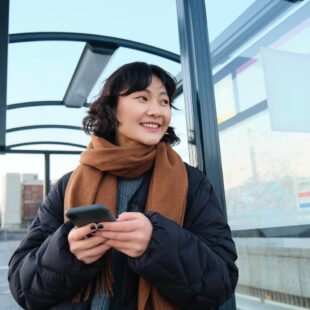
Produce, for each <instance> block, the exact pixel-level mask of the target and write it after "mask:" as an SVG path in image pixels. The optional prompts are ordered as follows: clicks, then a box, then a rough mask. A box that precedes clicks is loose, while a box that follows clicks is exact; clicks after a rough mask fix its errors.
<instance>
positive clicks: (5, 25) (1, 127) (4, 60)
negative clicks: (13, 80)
mask: <svg viewBox="0 0 310 310" xmlns="http://www.w3.org/2000/svg"><path fill="white" fill-rule="evenodd" d="M8 44H9V0H2V1H0V81H1V82H0V153H2V152H4V151H5V133H6V100H7V72H8Z"/></svg>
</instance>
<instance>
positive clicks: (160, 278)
mask: <svg viewBox="0 0 310 310" xmlns="http://www.w3.org/2000/svg"><path fill="white" fill-rule="evenodd" d="M189 182H190V183H189V195H188V199H187V211H186V215H185V222H184V227H183V228H182V227H181V226H179V225H177V224H176V223H175V222H173V221H171V220H169V219H167V218H165V217H164V216H162V215H161V214H159V213H148V214H147V216H148V217H149V219H150V220H151V222H152V224H153V234H152V238H151V240H150V243H149V247H148V249H147V250H146V252H145V253H144V254H143V255H142V256H140V257H139V258H135V259H132V258H129V264H130V266H131V268H132V270H133V271H134V272H135V273H137V274H138V275H140V276H142V277H144V278H145V279H146V280H148V281H149V282H150V283H151V284H152V285H154V286H156V287H157V288H158V290H159V291H160V292H161V293H162V294H163V295H164V296H166V297H167V298H168V299H170V300H171V301H173V302H174V303H176V304H177V305H179V306H180V307H181V308H182V309H209V308H211V307H213V306H216V305H220V304H222V303H224V302H225V300H227V299H228V298H229V297H230V295H231V294H232V293H233V291H234V289H235V287H236V283H237V279H238V269H237V267H236V265H235V260H236V259H237V254H236V250H235V245H234V242H233V240H232V237H231V232H230V229H229V226H228V225H227V222H226V219H225V215H224V213H223V210H222V207H221V206H220V204H219V202H218V199H217V198H216V195H215V193H214V191H213V189H212V186H211V185H210V183H209V181H208V179H207V178H206V177H205V176H204V175H203V174H202V173H201V172H200V171H198V170H197V169H194V168H192V169H191V170H190V174H189Z"/></svg>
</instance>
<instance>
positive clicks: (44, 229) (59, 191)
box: [8, 174, 102, 309]
mask: <svg viewBox="0 0 310 310" xmlns="http://www.w3.org/2000/svg"><path fill="white" fill-rule="evenodd" d="M68 178H69V174H68V175H66V176H64V177H63V178H62V179H60V180H59V181H58V182H57V184H56V185H55V186H54V187H53V189H52V190H51V192H50V193H49V194H48V196H47V197H46V199H45V201H44V203H43V204H42V205H41V207H40V209H39V211H38V215H37V217H36V219H35V220H34V222H33V224H32V226H31V227H30V229H29V232H28V233H27V235H26V236H25V238H24V239H23V241H22V243H21V244H20V246H19V247H18V248H17V250H16V251H15V252H14V254H13V256H12V258H11V260H10V262H9V272H8V280H9V285H10V290H11V293H12V295H13V297H14V298H15V300H16V301H17V303H18V304H19V305H20V306H21V307H23V308H25V309H48V308H49V307H50V306H52V305H56V304H58V303H59V302H61V301H62V300H64V299H66V298H70V297H73V296H74V294H75V293H76V292H78V291H79V290H80V289H81V288H82V287H83V286H84V285H85V284H86V283H88V282H89V281H90V279H92V278H93V277H94V275H95V274H96V273H97V272H98V270H99V269H100V268H102V261H100V260H99V261H98V262H96V263H95V264H92V265H85V264H83V263H82V262H80V261H78V260H77V259H76V258H75V257H74V255H72V254H71V252H70V251H69V245H68V241H67V236H68V233H69V231H70V230H71V228H72V227H73V224H72V223H71V222H67V223H65V224H64V222H63V198H64V191H65V186H66V184H67V181H68Z"/></svg>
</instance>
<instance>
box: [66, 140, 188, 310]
mask: <svg viewBox="0 0 310 310" xmlns="http://www.w3.org/2000/svg"><path fill="white" fill-rule="evenodd" d="M153 166H154V171H153V175H152V179H151V183H150V188H149V193H148V198H147V203H146V208H145V210H146V211H156V212H159V213H160V214H162V215H163V216H165V217H167V218H169V219H171V220H173V221H175V222H176V223H178V224H180V225H183V219H184V213H185V204H186V195H187V189H188V178H187V172H186V168H185V166H184V163H183V161H182V159H181V158H180V157H179V155H178V154H177V153H176V152H175V151H174V150H173V149H172V148H171V146H170V145H169V144H168V143H164V142H161V143H159V144H158V145H156V146H145V145H142V144H141V145H137V146H124V147H121V146H116V145H114V144H112V143H110V142H108V141H107V140H105V139H103V138H99V137H97V136H96V135H94V134H93V135H92V137H91V142H90V144H89V146H88V148H87V150H86V151H84V152H83V153H82V154H81V158H80V165H79V166H78V167H77V168H76V169H75V170H74V172H73V173H72V175H71V177H70V179H69V182H68V185H67V188H66V192H65V202H64V212H66V210H68V209H69V208H74V207H78V206H83V205H88V204H97V203H102V204H105V205H106V206H107V207H109V208H110V210H111V212H112V213H113V214H115V208H116V197H117V177H125V178H137V177H139V176H140V175H142V174H143V173H145V172H147V171H148V170H150V169H151V168H152V167H153ZM64 219H65V221H67V220H68V219H67V218H66V217H65V216H64ZM104 256H106V257H107V258H108V257H109V255H108V252H107V253H106V254H105V255H104ZM110 257H111V255H110ZM105 266H108V267H107V268H105V270H104V271H103V273H102V275H100V276H99V277H98V279H97V284H96V291H97V292H98V291H100V289H102V288H104V290H105V293H106V294H107V295H108V296H112V295H113V292H112V282H113V277H112V273H111V262H107V261H106V264H105ZM90 290H91V285H90V284H89V285H88V287H87V288H86V290H84V291H83V294H84V299H85V298H86V299H88V297H89V294H90ZM80 297H81V296H80ZM138 309H139V310H144V309H155V310H172V309H178V307H176V306H175V305H173V304H172V303H171V302H169V301H168V300H167V299H165V298H164V297H163V296H162V295H161V294H160V293H159V292H158V290H157V289H156V288H155V287H152V286H151V284H150V283H149V282H147V281H146V280H145V279H144V278H142V277H140V279H139V291H138Z"/></svg>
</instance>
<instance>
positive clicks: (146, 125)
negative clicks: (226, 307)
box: [140, 123, 161, 129]
mask: <svg viewBox="0 0 310 310" xmlns="http://www.w3.org/2000/svg"><path fill="white" fill-rule="evenodd" d="M140 125H141V126H142V127H145V128H151V129H157V128H159V127H161V125H160V124H158V123H141V124H140Z"/></svg>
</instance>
